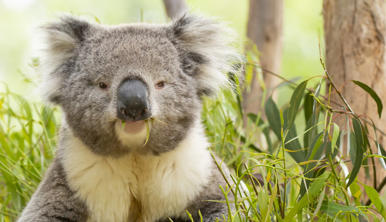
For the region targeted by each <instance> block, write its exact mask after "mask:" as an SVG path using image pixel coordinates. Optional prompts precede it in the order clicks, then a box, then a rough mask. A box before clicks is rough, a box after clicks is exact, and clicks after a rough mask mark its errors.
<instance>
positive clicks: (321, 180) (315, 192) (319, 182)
mask: <svg viewBox="0 0 386 222" xmlns="http://www.w3.org/2000/svg"><path fill="white" fill-rule="evenodd" d="M329 176H330V173H329V172H324V173H323V174H322V175H321V176H320V177H318V178H316V179H315V180H314V181H313V182H312V184H311V187H310V189H309V190H308V193H307V194H306V195H304V196H303V197H302V198H301V199H300V200H299V202H298V204H296V205H295V206H294V208H292V209H291V211H290V212H289V213H288V214H287V215H286V217H285V219H284V221H292V219H293V218H294V216H295V214H296V213H297V212H298V211H300V210H301V209H303V208H304V207H305V206H307V204H309V203H314V199H315V198H316V197H318V196H319V194H320V192H321V190H322V188H323V187H324V186H325V183H326V180H327V178H328V177H329Z"/></svg>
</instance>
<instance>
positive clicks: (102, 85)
mask: <svg viewBox="0 0 386 222" xmlns="http://www.w3.org/2000/svg"><path fill="white" fill-rule="evenodd" d="M98 86H99V88H101V89H106V88H107V84H106V83H104V82H99V83H98Z"/></svg>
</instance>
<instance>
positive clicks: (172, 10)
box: [163, 0, 188, 19]
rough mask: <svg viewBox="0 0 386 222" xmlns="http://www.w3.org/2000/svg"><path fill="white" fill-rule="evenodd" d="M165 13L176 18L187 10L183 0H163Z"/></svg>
mask: <svg viewBox="0 0 386 222" xmlns="http://www.w3.org/2000/svg"><path fill="white" fill-rule="evenodd" d="M163 2H164V6H165V10H166V14H167V15H168V17H169V18H171V19H173V18H177V17H179V16H181V15H182V14H183V13H185V12H187V11H188V5H187V4H186V2H185V0H163Z"/></svg>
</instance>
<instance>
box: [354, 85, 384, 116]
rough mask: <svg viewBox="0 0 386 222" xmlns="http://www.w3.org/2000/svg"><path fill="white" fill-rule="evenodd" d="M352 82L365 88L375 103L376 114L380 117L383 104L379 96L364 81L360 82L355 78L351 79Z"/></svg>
mask: <svg viewBox="0 0 386 222" xmlns="http://www.w3.org/2000/svg"><path fill="white" fill-rule="evenodd" d="M353 82H354V83H355V84H356V85H357V86H359V87H361V88H362V89H363V90H365V91H366V92H367V93H368V94H369V95H370V96H371V98H373V99H374V101H375V103H376V104H377V108H378V115H379V118H381V116H382V110H383V104H382V100H381V99H380V98H379V96H378V95H377V93H376V92H375V91H374V90H373V89H372V88H371V87H370V86H368V85H366V84H365V83H363V82H360V81H357V80H353Z"/></svg>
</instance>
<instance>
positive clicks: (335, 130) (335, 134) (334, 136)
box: [331, 123, 340, 153]
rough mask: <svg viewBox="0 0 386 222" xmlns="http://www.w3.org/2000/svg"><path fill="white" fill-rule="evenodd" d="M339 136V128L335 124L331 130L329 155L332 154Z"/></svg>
mask: <svg viewBox="0 0 386 222" xmlns="http://www.w3.org/2000/svg"><path fill="white" fill-rule="evenodd" d="M339 135H340V131H339V126H338V125H337V124H336V123H334V128H333V132H332V138H331V153H334V150H335V146H336V144H337V141H338V138H339Z"/></svg>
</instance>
